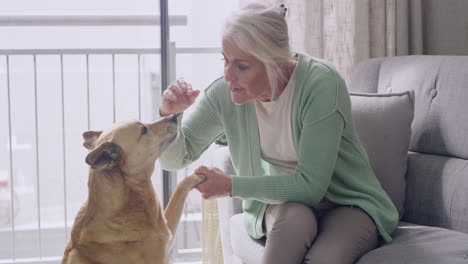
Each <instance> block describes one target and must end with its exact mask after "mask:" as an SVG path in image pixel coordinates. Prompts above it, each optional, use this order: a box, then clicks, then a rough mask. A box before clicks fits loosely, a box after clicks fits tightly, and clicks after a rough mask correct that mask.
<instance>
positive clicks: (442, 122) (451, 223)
mask: <svg viewBox="0 0 468 264" xmlns="http://www.w3.org/2000/svg"><path fill="white" fill-rule="evenodd" d="M349 90H350V91H352V92H365V93H384V94H385V93H398V92H403V91H407V90H414V120H413V122H412V127H411V128H412V133H411V134H410V136H409V137H410V141H409V142H410V143H409V151H408V156H407V163H406V164H405V170H406V178H404V177H403V179H404V180H405V182H404V184H403V185H402V187H401V188H403V189H402V190H401V193H402V195H401V196H403V197H398V199H399V200H400V201H401V204H402V210H401V211H400V213H401V215H400V218H401V222H400V223H399V225H398V227H397V229H396V230H395V231H394V233H393V234H392V237H393V241H392V243H390V244H385V245H382V246H381V247H379V248H377V249H375V250H373V251H371V252H369V253H368V254H366V255H364V256H363V257H362V258H361V259H360V260H359V261H358V263H359V264H367V263H382V264H386V263H411V264H419V263H421V264H422V263H424V264H428V263H450V264H451V263H453V264H456V263H460V264H468V56H401V57H388V58H378V59H370V60H366V61H363V62H362V63H360V64H359V65H358V66H357V68H356V71H355V72H354V74H353V77H352V80H351V82H350V84H349ZM217 152H218V154H217V156H218V158H219V159H218V161H217V164H216V165H217V166H219V167H221V168H222V169H224V170H225V171H226V172H227V173H229V174H232V175H234V174H235V171H234V169H233V167H232V164H231V162H230V159H229V154H228V150H227V147H220V148H219V149H218V150H217ZM371 163H372V161H371ZM406 165H407V166H406ZM373 166H374V165H373ZM376 174H377V173H376ZM378 176H379V175H378ZM381 180H382V179H381ZM383 180H392V179H383ZM383 185H384V184H383ZM385 188H386V186H384V189H385ZM387 192H388V190H387ZM393 198H394V197H392V199H393ZM394 202H395V200H394ZM218 208H219V217H220V221H219V224H220V231H221V242H222V247H223V255H224V263H225V264H230V263H234V264H238V263H246V264H254V263H261V261H260V260H261V256H262V254H263V250H264V241H262V240H254V239H252V238H250V237H249V236H248V235H247V234H246V232H245V231H244V228H243V220H242V214H241V213H242V209H241V201H239V200H238V199H231V198H222V199H219V200H218Z"/></svg>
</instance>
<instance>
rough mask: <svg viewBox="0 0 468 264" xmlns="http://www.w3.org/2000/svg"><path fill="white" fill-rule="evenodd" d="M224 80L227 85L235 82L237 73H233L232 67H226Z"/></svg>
mask: <svg viewBox="0 0 468 264" xmlns="http://www.w3.org/2000/svg"><path fill="white" fill-rule="evenodd" d="M224 80H225V81H226V82H227V83H232V82H233V81H235V73H234V72H233V70H232V68H231V67H229V66H228V67H224Z"/></svg>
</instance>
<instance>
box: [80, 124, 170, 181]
mask: <svg viewBox="0 0 468 264" xmlns="http://www.w3.org/2000/svg"><path fill="white" fill-rule="evenodd" d="M176 137H177V116H176V115H172V116H169V117H165V118H162V119H160V120H158V121H156V122H154V123H148V124H143V123H140V122H137V121H133V122H122V123H117V124H115V125H114V126H112V127H111V128H110V129H108V130H106V131H104V132H102V131H87V132H85V133H83V138H84V140H85V142H84V144H83V145H84V146H85V147H86V148H87V149H89V150H91V152H90V153H89V154H88V156H87V157H86V163H88V164H89V165H90V166H91V167H92V168H93V169H96V170H105V169H113V168H116V167H119V168H120V169H121V170H122V171H123V172H125V173H127V174H137V173H140V172H142V171H148V170H151V171H152V169H153V168H154V162H155V161H156V159H157V158H159V156H160V155H161V153H162V152H163V151H164V150H165V149H166V148H167V146H169V144H170V143H171V142H172V141H174V139H175V138H176Z"/></svg>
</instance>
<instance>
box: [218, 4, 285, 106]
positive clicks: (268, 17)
mask: <svg viewBox="0 0 468 264" xmlns="http://www.w3.org/2000/svg"><path fill="white" fill-rule="evenodd" d="M285 12H286V9H285V8H284V6H283V5H281V6H279V5H276V6H272V5H265V4H262V3H251V4H248V5H246V6H245V7H243V8H241V9H240V10H238V11H237V12H234V13H233V14H232V15H231V16H230V17H228V18H227V20H226V22H225V24H224V32H223V40H228V41H230V42H232V43H233V44H235V45H236V46H237V47H238V48H240V49H241V50H242V51H244V52H245V53H247V54H250V55H252V56H253V57H255V58H257V59H258V60H260V61H261V62H262V63H263V64H264V66H265V70H266V73H267V77H268V80H269V83H270V88H271V93H272V99H274V98H276V97H277V96H278V84H277V76H280V77H283V74H282V72H281V71H280V69H279V67H278V64H281V63H286V62H288V61H289V59H291V56H292V54H291V51H290V48H289V35H288V25H287V24H286V20H285Z"/></svg>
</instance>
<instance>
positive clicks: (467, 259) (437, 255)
mask: <svg viewBox="0 0 468 264" xmlns="http://www.w3.org/2000/svg"><path fill="white" fill-rule="evenodd" d="M230 228H231V230H230V233H231V244H232V245H233V253H234V254H235V255H236V256H237V257H239V258H240V261H241V262H244V263H261V258H262V255H263V252H264V250H265V248H264V245H265V240H264V239H261V240H255V239H252V238H251V237H250V236H249V235H248V234H247V232H245V230H244V223H243V216H242V214H237V215H234V216H233V217H232V218H231V224H230ZM392 237H393V241H392V243H390V244H386V245H383V246H381V247H380V248H378V249H376V250H372V251H371V252H369V253H367V254H366V255H364V256H363V257H361V259H360V260H359V261H358V262H357V263H358V264H375V263H379V264H397V263H398V264H403V263H408V264H426V263H441V264H442V263H444V264H445V263H447V264H448V263H450V264H458V263H459V264H467V263H468V244H467V241H468V234H465V233H462V232H457V231H452V230H449V229H445V228H439V227H430V226H422V225H415V224H410V223H405V222H400V223H399V225H398V227H397V228H396V230H395V231H394V232H393V234H392ZM389 256H391V257H389Z"/></svg>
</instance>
